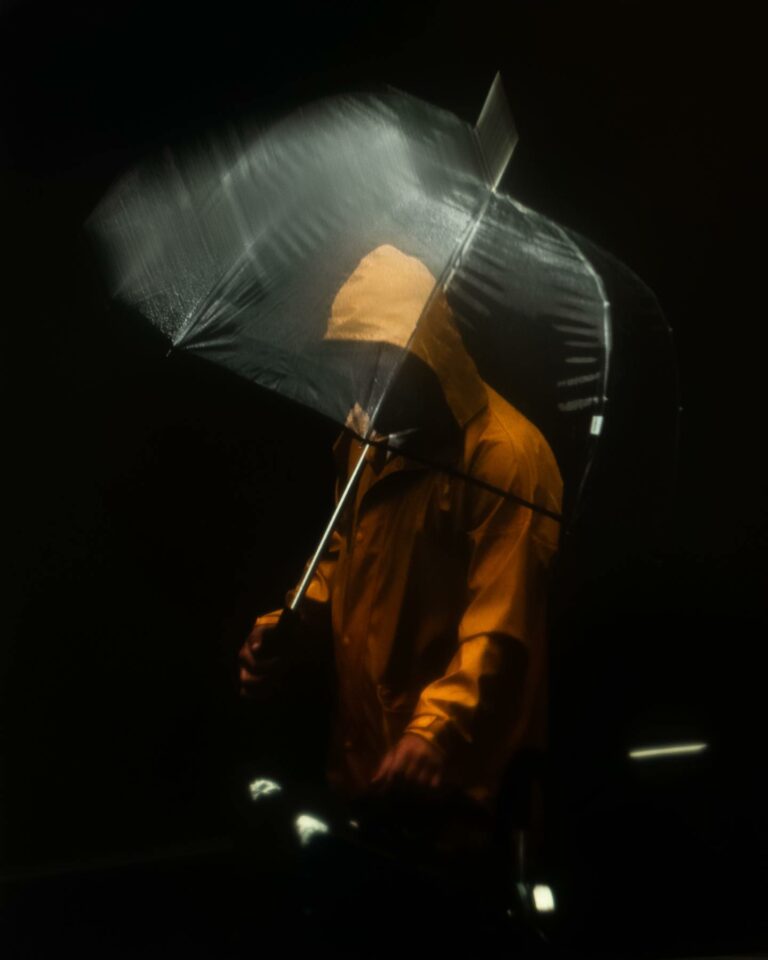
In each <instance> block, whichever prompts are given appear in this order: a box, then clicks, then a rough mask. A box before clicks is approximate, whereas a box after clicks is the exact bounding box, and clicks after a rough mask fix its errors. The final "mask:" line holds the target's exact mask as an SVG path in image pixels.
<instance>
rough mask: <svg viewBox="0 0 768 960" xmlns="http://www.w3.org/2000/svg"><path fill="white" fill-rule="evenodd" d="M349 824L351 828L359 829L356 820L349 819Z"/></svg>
mask: <svg viewBox="0 0 768 960" xmlns="http://www.w3.org/2000/svg"><path fill="white" fill-rule="evenodd" d="M349 825H350V827H352V829H353V830H359V829H360V824H359V823H358V822H357V820H350V821H349Z"/></svg>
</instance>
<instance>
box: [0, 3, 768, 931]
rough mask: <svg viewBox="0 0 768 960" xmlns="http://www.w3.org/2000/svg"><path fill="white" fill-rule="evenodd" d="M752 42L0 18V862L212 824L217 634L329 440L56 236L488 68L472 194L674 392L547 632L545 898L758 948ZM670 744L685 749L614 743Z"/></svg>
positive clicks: (54, 8)
mask: <svg viewBox="0 0 768 960" xmlns="http://www.w3.org/2000/svg"><path fill="white" fill-rule="evenodd" d="M757 33H758V28H757V23H756V18H755V17H754V16H751V15H750V14H748V6H747V5H746V4H740V3H731V4H727V5H720V4H701V3H695V4H694V3H677V4H666V3H656V2H643V3H641V2H634V0H629V2H612V3H608V2H605V3H597V2H585V3H568V2H548V0H543V2H538V3H534V2H516V3H515V2H510V3H507V4H505V5H501V4H498V5H493V4H490V3H485V2H478V3H472V4H466V5H464V4H461V5H460V4H458V3H441V4H432V3H422V4H419V5H418V6H417V7H416V8H411V7H410V6H409V5H406V4H402V3H391V4H387V5H382V4H376V3H370V4H362V3H359V4H355V5H353V4H349V3H338V4H332V5H320V4H318V5H310V4H305V5H301V4H297V3H292V2H284V3H281V4H278V5H275V6H274V8H272V7H268V6H265V5H262V6H259V5H258V4H244V3H235V2H232V0H220V2H218V3H216V4H204V3H201V4H199V5H196V6H193V5H191V4H182V3H177V2H165V3H158V2H154V3H149V2H136V3H130V4H128V3H112V4H99V3H96V2H90V0H88V2H85V0H83V2H80V3H68V4H62V3H35V2H31V0H30V2H23V0H17V2H15V3H7V2H6V3H5V4H4V10H3V14H2V19H1V20H0V91H1V93H0V103H1V107H0V109H1V110H2V114H1V120H0V123H1V128H0V137H1V139H0V163H1V164H2V179H1V180H0V190H2V237H3V245H4V249H3V259H2V261H1V262H2V265H3V285H2V304H3V326H2V329H3V334H4V344H3V351H2V353H3V360H4V361H5V363H6V370H5V372H4V377H3V381H4V386H5V387H6V395H5V402H4V404H3V412H4V414H5V417H4V429H3V442H4V446H5V457H4V463H5V470H4V473H5V477H6V480H7V481H8V485H7V486H6V493H5V498H6V499H5V505H6V520H5V524H4V530H5V536H4V540H5V542H6V545H7V551H6V552H7V556H8V560H9V565H10V572H9V576H8V581H9V585H10V587H11V590H10V592H9V599H8V601H6V603H5V605H4V618H3V620H4V623H3V627H4V630H3V633H4V641H3V645H2V650H1V651H0V683H1V684H2V716H1V717H0V720H1V722H2V737H3V743H2V785H1V789H2V796H1V798H0V803H1V804H2V806H1V808H0V809H1V810H2V831H3V833H2V860H3V867H2V870H3V871H4V875H5V876H7V877H12V876H15V877H19V876H21V875H22V874H23V875H25V876H33V875H37V874H42V873H44V872H45V871H50V870H51V869H52V868H53V867H55V868H56V869H57V870H61V869H63V865H67V864H69V865H70V867H71V866H72V865H75V866H76V867H77V868H78V869H79V868H83V867H85V866H86V865H88V864H93V863H98V862H101V861H103V860H104V858H112V860H114V861H115V862H117V861H119V860H120V859H121V858H125V857H129V856H134V857H135V856H138V857H139V859H140V858H141V856H143V855H144V853H145V852H150V851H158V850H164V849H166V848H170V847H174V845H176V846H178V847H180V848H182V849H187V850H189V849H193V848H194V845H195V844H199V843H203V842H206V841H208V840H210V839H215V838H217V837H220V836H222V835H226V833H227V830H228V819H227V817H228V814H227V810H228V806H227V804H228V797H229V791H230V789H231V781H232V777H233V773H232V769H233V768H232V758H233V751H234V747H233V725H232V719H233V718H232V710H233V707H232V697H231V689H232V682H233V662H234V655H235V651H236V649H237V646H238V644H239V642H240V640H241V638H242V636H243V633H244V631H246V630H247V627H248V623H249V620H250V618H252V616H253V615H254V614H255V613H257V612H260V611H261V610H263V609H265V608H268V609H271V608H272V607H274V606H276V605H277V604H279V603H280V600H281V596H282V592H283V590H284V589H285V587H286V586H287V585H289V584H290V583H292V582H293V580H294V578H295V577H296V575H297V573H298V572H299V570H300V568H301V566H302V564H303V561H304V558H305V556H306V555H307V553H308V551H309V549H310V546H311V544H312V540H313V537H315V536H316V534H317V532H318V530H319V529H320V527H321V526H322V522H323V518H324V516H325V511H326V510H327V507H328V505H329V503H330V499H331V490H332V488H331V484H332V471H331V461H330V454H329V446H330V442H331V440H332V438H333V430H331V429H330V428H327V427H325V426H324V425H323V424H319V423H318V424H314V426H313V429H311V430H307V422H306V418H305V417H304V416H303V415H301V414H299V413H298V412H296V411H293V410H291V409H290V408H288V407H286V406H285V405H284V404H282V403H281V402H280V401H278V400H275V399H273V398H270V397H268V396H264V395H262V394H260V393H259V392H258V391H255V390H251V389H246V388H245V387H244V386H243V385H241V384H238V383H235V382H232V381H231V380H230V379H229V378H228V377H226V376H224V375H222V374H219V373H217V372H216V371H212V370H208V369H207V368H205V367H204V366H202V365H200V364H196V363H194V362H191V361H189V360H183V359H176V358H174V359H173V360H165V359H164V352H165V351H164V347H163V345H162V344H161V343H159V342H158V341H156V340H155V339H154V338H153V337H152V336H151V335H149V334H148V333H146V332H145V331H144V330H142V329H140V328H139V327H138V326H137V325H135V324H133V323H131V322H129V321H128V320H127V319H126V318H121V317H119V316H117V315H116V314H114V313H112V314H108V313H107V311H106V306H105V302H104V300H103V297H102V294H101V290H100V287H99V282H98V277H97V275H96V272H95V269H94V267H93V265H92V262H91V260H90V256H89V252H88V249H87V246H86V245H85V243H84V241H83V238H82V234H81V224H82V222H83V220H84V219H85V217H86V216H87V215H88V213H89V212H90V210H91V209H92V207H93V206H94V204H95V203H96V202H97V201H98V198H99V196H100V195H101V193H102V192H103V191H104V190H105V189H106V188H107V187H108V186H109V184H110V182H111V181H112V180H113V179H114V178H115V177H116V176H117V175H118V174H119V173H120V172H121V171H123V170H124V169H125V168H126V167H127V166H129V165H130V164H131V163H132V162H133V161H134V160H136V159H137V158H139V157H140V156H142V155H144V154H145V153H146V152H147V151H150V150H152V149H155V148H157V147H158V146H160V145H162V144H163V143H164V142H166V141H168V140H174V139H179V138H182V139H183V138H184V137H185V136H187V135H188V134H189V133H190V132H193V131H194V130H196V129H199V128H201V127H205V126H207V125H211V124H213V125H215V124H218V123H221V122H222V121H225V120H226V119H228V118H237V117H238V116H243V115H245V116H260V117H264V118H268V117H270V116H273V115H277V114H279V113H281V112H282V111H285V110H286V109H289V108H290V107H291V106H293V105H295V104H298V103H301V102H303V101H306V100H308V99H312V98H314V97H317V96H320V95H322V94H325V93H332V92H334V91H336V90H344V89H348V88H350V87H364V86H366V85H370V84H374V83H376V84H378V83H391V84H393V85H395V86H397V87H400V88H401V89H404V90H407V91H408V92H411V93H413V94H416V95H419V96H422V97H424V98H425V99H427V100H429V101H432V102H434V103H437V104H439V105H441V106H444V107H446V108H448V109H451V110H453V111H455V112H456V113H458V114H459V115H460V116H462V117H464V118H465V119H467V120H474V119H475V118H476V115H477V113H478V111H479V109H480V106H481V105H482V102H483V99H484V96H485V93H486V91H487V88H488V86H489V84H490V82H491V80H492V78H493V75H494V73H495V71H496V70H497V69H500V70H501V71H502V74H503V77H504V80H505V83H506V87H507V90H508V93H509V97H510V100H511V103H512V107H513V111H514V115H515V118H516V121H517V125H518V129H519V132H520V138H521V139H520V145H519V148H518V151H517V153H516V155H515V157H514V161H513V164H512V168H511V170H510V171H509V172H508V174H507V178H506V180H505V182H504V187H505V188H506V189H507V190H508V191H510V192H512V193H513V194H514V195H515V196H516V197H518V198H519V199H521V200H522V201H523V202H524V203H526V204H528V205H529V206H532V207H533V208H535V209H537V210H540V211H541V212H543V213H545V214H546V215H548V216H550V217H552V218H553V219H555V220H558V221H559V222H561V223H563V224H564V225H566V226H568V227H572V228H574V229H576V230H578V231H579V232H581V233H582V234H584V235H586V236H587V237H589V238H590V239H591V240H593V241H595V242H596V243H598V244H600V245H601V246H603V247H605V248H606V249H608V250H610V251H611V252H612V253H614V254H615V255H616V256H618V257H619V258H620V259H622V260H623V261H624V262H626V263H627V264H628V265H629V266H630V267H632V268H633V269H634V270H635V271H636V272H637V273H638V274H639V275H640V276H641V277H642V278H643V279H644V280H645V281H646V283H648V284H649V286H650V287H651V288H652V289H653V290H654V291H655V293H656V294H657V296H658V298H659V300H660V302H661V304H662V307H663V308H664V310H665V312H666V314H667V316H668V319H669V321H670V323H671V325H672V327H673V330H674V334H675V341H676V345H677V351H678V362H679V368H680V388H681V395H682V401H683V405H684V414H683V420H682V430H681V447H680V460H679V470H678V480H677V485H676V491H675V495H674V500H673V503H672V507H671V510H670V515H669V519H668V521H667V523H666V526H665V531H664V535H663V536H662V538H661V539H660V541H659V542H658V544H657V545H656V548H655V550H654V552H653V555H652V556H650V557H649V556H645V557H643V558H639V559H638V560H637V561H636V562H635V563H633V564H629V565H628V564H623V565H622V566H621V567H618V568H617V569H615V570H612V571H610V572H609V573H608V574H605V575H603V576H602V577H601V579H600V580H599V581H597V582H594V583H591V584H590V585H589V586H588V587H587V588H585V590H584V593H583V596H582V597H581V600H580V602H579V604H578V608H577V609H574V610H571V611H569V619H568V628H567V629H566V630H564V631H563V638H562V640H561V646H562V650H561V651H560V654H559V658H558V661H557V662H558V664H559V666H558V671H559V672H558V679H557V690H558V696H557V698H556V702H555V708H554V709H555V719H556V721H557V723H556V737H555V756H556V758H557V761H558V765H557V769H558V774H557V778H558V779H557V791H556V794H557V799H556V802H555V808H556V809H557V810H559V820H558V824H559V827H558V830H559V833H558V838H559V839H558V843H559V845H558V850H559V851H560V853H559V859H558V862H557V866H556V872H557V871H559V879H560V882H561V888H562V890H563V891H564V893H563V906H564V916H566V917H567V919H568V922H569V923H570V924H571V927H572V929H573V930H574V931H576V933H575V934H574V935H575V936H576V935H578V936H582V937H583V938H585V940H586V941H589V939H590V938H592V937H597V936H598V935H599V936H605V935H607V934H606V933H605V931H606V930H611V931H613V933H614V934H615V933H616V932H617V931H623V932H624V933H622V934H621V935H622V936H623V935H626V936H627V937H630V935H629V934H628V933H626V931H628V930H630V929H632V930H634V929H636V928H637V927H636V926H633V925H636V924H637V923H638V922H639V919H640V918H642V924H643V930H644V933H643V934H642V935H641V939H642V938H643V937H644V938H645V941H646V942H647V943H648V944H649V945H650V947H651V948H659V949H662V948H664V947H665V945H667V944H668V945H669V949H672V948H673V947H674V946H678V947H680V948H682V947H683V946H685V947H686V948H687V947H690V948H693V947H697V948H699V949H703V948H704V947H711V946H713V945H714V946H717V945H724V946H734V948H735V947H736V946H752V947H754V946H755V945H756V943H757V942H758V941H759V940H760V938H761V937H762V938H763V939H764V940H765V939H766V927H765V914H766V910H765V906H764V897H763V895H764V894H765V893H766V892H768V882H767V881H768V869H767V868H766V863H767V862H768V856H766V850H767V848H768V841H767V840H766V836H767V834H766V828H765V826H764V823H763V809H764V806H763V805H764V803H765V800H766V793H765V780H764V757H765V751H764V737H765V723H764V708H763V696H764V693H763V691H764V681H763V679H762V677H763V675H762V673H761V671H760V663H761V656H760V654H761V650H762V647H763V646H764V643H765V635H766V633H765V619H766V616H765V614H766V608H765V600H764V598H765V570H766V568H765V563H764V552H765V547H766V537H765V525H764V520H765V502H766V485H765V476H766V475H765V469H764V462H763V461H764V457H763V440H764V430H763V429H762V428H763V409H762V406H763V405H762V389H761V387H762V372H763V367H764V358H763V353H762V350H763V341H764V338H763V325H764V310H763V307H762V300H761V298H760V296H759V291H758V289H757V287H758V283H759V282H760V280H761V276H762V272H761V267H762V264H761V263H760V262H759V260H758V254H759V253H761V251H760V250H759V249H758V248H757V246H756V243H757V241H756V239H755V238H756V237H757V236H759V226H760V217H761V211H760V210H759V209H758V206H759V192H760V188H761V187H762V178H759V177H758V156H759V154H758V142H759V139H760V138H759V134H760V133H761V126H762V122H763V120H762V118H763V114H764V109H763V104H762V101H761V99H760V88H759V81H760V80H761V71H760V70H759V69H758V49H757V44H756V41H755V38H756V35H757ZM751 228H756V229H754V232H753V229H751ZM617 496H618V497H620V492H617ZM627 509H631V505H630V506H627ZM677 739H693V740H704V741H706V742H708V743H709V744H710V750H709V751H708V752H707V754H706V755H704V756H703V757H701V758H691V759H688V760H681V761H673V762H668V763H667V765H666V766H664V765H661V766H659V765H656V766H655V767H652V766H648V767H645V768H643V769H642V770H640V769H639V766H638V765H635V766H634V767H633V765H632V764H630V763H629V762H628V761H627V760H626V752H627V750H628V749H629V748H631V747H632V746H636V745H642V744H643V743H648V742H651V743H653V742H666V741H674V740H677ZM662 767H663V769H662ZM25 871H26V873H25ZM30 882H32V881H30ZM617 917H618V918H619V919H617ZM634 937H635V934H634V932H633V933H632V935H631V937H630V939H632V938H634ZM624 945H625V946H626V945H627V944H624Z"/></svg>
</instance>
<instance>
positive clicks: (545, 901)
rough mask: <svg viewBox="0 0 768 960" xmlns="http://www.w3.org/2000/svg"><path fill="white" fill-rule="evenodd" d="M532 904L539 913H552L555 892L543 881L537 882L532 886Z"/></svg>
mask: <svg viewBox="0 0 768 960" xmlns="http://www.w3.org/2000/svg"><path fill="white" fill-rule="evenodd" d="M533 905H534V907H536V909H537V911H538V912H539V913H553V912H554V909H555V894H554V891H553V890H552V887H548V886H547V885H546V884H545V883H537V884H536V886H535V887H534V888H533Z"/></svg>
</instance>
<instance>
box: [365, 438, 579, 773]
mask: <svg viewBox="0 0 768 960" xmlns="http://www.w3.org/2000/svg"><path fill="white" fill-rule="evenodd" d="M546 452H547V454H549V457H550V458H551V454H550V453H549V451H548V449H547V451H546ZM553 462H554V461H551V460H548V461H546V463H549V465H550V467H551V464H552V463H553ZM477 466H478V475H481V476H483V478H484V479H488V480H489V481H490V482H492V483H493V484H494V485H495V486H501V488H502V489H508V490H510V491H511V492H513V493H515V494H517V495H518V496H521V497H523V498H525V499H527V500H530V501H533V502H539V503H541V502H542V497H543V492H542V488H541V485H540V483H539V480H540V477H539V474H538V472H537V469H536V468H537V463H536V460H535V458H528V459H527V460H526V459H524V458H521V457H519V456H516V457H513V456H511V452H510V448H509V446H506V445H504V444H494V445H492V446H489V447H488V448H487V449H486V450H485V451H483V459H482V460H481V461H480V462H479V463H478V465H477ZM481 470H482V473H480V471H481ZM547 479H548V480H549V487H550V489H549V491H548V493H549V498H548V501H547V502H546V503H543V505H544V506H547V507H548V508H550V509H553V510H558V509H559V506H560V496H561V484H560V479H559V473H557V470H556V467H555V468H554V473H553V472H552V471H551V470H550V472H549V475H548V477H547ZM468 483H469V482H468ZM467 505H468V509H467V519H468V523H467V527H468V529H467V530H466V533H467V537H468V542H469V553H470V556H469V564H468V571H467V600H466V606H465V609H464V613H463V616H462V618H461V622H460V624H459V629H458V637H457V641H458V642H457V647H456V651H455V653H454V656H453V657H452V659H451V661H450V663H449V664H448V666H447V668H446V670H445V673H444V674H443V676H441V677H439V678H438V679H436V680H435V681H434V682H433V683H430V684H429V685H428V686H427V687H426V688H425V689H424V690H423V691H422V693H421V696H420V698H419V701H418V703H417V706H416V709H415V710H414V714H413V717H412V719H411V722H410V723H409V725H408V727H407V729H406V735H405V736H406V737H407V738H408V739H409V742H411V743H413V741H414V738H421V740H422V742H424V743H425V744H428V745H429V755H430V756H437V757H438V758H439V761H440V767H441V774H442V776H444V777H445V778H446V779H448V780H457V781H459V785H464V786H467V785H469V784H470V783H471V781H472V780H473V779H474V777H475V776H477V774H478V773H479V772H480V771H488V770H490V769H497V768H500V767H502V766H503V764H504V762H505V761H506V759H508V757H509V755H510V754H511V752H512V751H513V749H514V744H515V742H516V739H517V737H518V736H519V734H520V732H521V726H522V725H524V723H525V720H526V716H525V715H526V708H527V706H528V701H529V700H530V699H531V697H530V694H531V693H532V688H533V687H535V686H536V685H537V684H538V683H540V682H542V681H543V676H542V673H543V655H544V650H543V639H544V638H543V626H544V617H545V606H546V597H547V571H548V568H549V566H550V563H551V560H552V557H553V555H554V553H555V551H556V548H557V539H558V535H559V525H558V524H557V522H556V521H554V520H551V519H549V518H547V517H545V516H543V515H542V514H540V513H537V512H533V511H531V510H530V509H529V508H527V507H524V506H522V505H520V504H518V503H516V502H515V501H512V500H509V499H506V498H504V497H501V496H499V495H498V494H494V493H492V492H490V491H487V490H485V489H483V488H481V487H479V486H474V487H473V488H471V490H470V488H469V487H468V488H467ZM404 739H405V738H404ZM401 743H402V741H401ZM398 749H402V748H401V745H400V744H398V745H397V746H396V748H395V751H397V750H398ZM412 752H413V751H412V750H411V751H409V753H412ZM390 753H394V751H390ZM388 757H389V760H388V759H387V757H385V761H384V763H385V764H387V763H389V764H391V762H392V759H393V758H392V757H390V756H389V755H388ZM410 763H411V766H413V762H412V759H411V761H410ZM402 773H403V771H402V769H400V770H399V774H400V776H401V777H402ZM397 774H398V771H395V775H397ZM405 779H406V780H407V779H408V778H407V776H406V778H405ZM421 782H423V779H422V781H421Z"/></svg>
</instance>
